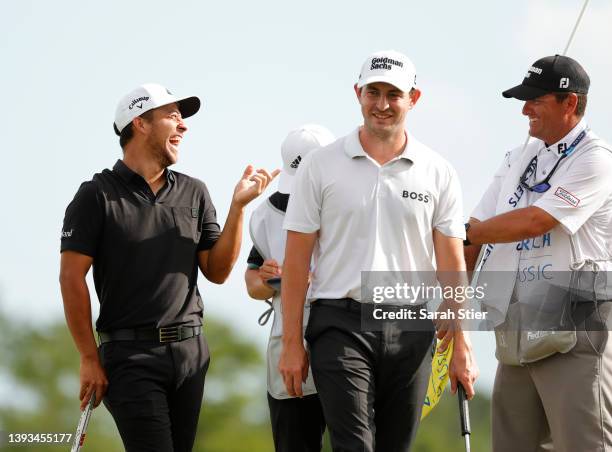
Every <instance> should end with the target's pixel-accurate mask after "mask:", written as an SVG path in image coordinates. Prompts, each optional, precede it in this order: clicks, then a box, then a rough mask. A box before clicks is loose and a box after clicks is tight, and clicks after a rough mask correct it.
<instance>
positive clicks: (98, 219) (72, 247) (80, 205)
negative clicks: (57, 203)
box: [60, 181, 104, 257]
mask: <svg viewBox="0 0 612 452" xmlns="http://www.w3.org/2000/svg"><path fill="white" fill-rule="evenodd" d="M101 198H102V195H101V194H100V193H99V191H98V188H97V185H96V183H95V182H93V181H89V182H83V183H82V184H81V186H80V187H79V189H78V191H77V192H76V195H74V199H73V200H72V201H71V202H70V204H68V207H66V213H65V214H64V224H63V227H62V235H61V244H60V252H62V253H63V252H64V251H76V252H77V253H81V254H85V255H87V256H90V257H95V256H96V251H97V248H98V243H99V242H100V237H101V235H102V230H103V228H104V206H103V203H102V200H101Z"/></svg>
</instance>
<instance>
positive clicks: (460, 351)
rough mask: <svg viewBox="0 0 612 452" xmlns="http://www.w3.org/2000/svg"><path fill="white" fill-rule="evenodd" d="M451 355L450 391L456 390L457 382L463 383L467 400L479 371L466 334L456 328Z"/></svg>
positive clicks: (470, 395)
mask: <svg viewBox="0 0 612 452" xmlns="http://www.w3.org/2000/svg"><path fill="white" fill-rule="evenodd" d="M453 339H454V340H453V356H452V358H451V363H450V370H449V378H450V381H451V391H452V393H453V394H455V393H456V392H457V382H459V383H461V384H462V385H463V388H464V389H465V393H466V395H467V398H468V400H471V399H472V397H474V393H475V392H474V382H475V381H476V379H477V378H478V375H479V374H480V371H479V370H478V366H477V365H476V361H475V359H474V352H473V351H472V344H471V342H470V339H469V337H468V336H467V334H466V333H465V332H464V331H462V330H457V331H456V333H455V335H454V338H453Z"/></svg>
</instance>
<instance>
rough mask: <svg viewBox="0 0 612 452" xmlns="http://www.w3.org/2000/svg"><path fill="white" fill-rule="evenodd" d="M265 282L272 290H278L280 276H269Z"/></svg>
mask: <svg viewBox="0 0 612 452" xmlns="http://www.w3.org/2000/svg"><path fill="white" fill-rule="evenodd" d="M266 283H267V284H268V285H269V286H270V287H272V288H273V289H274V290H280V288H281V279H280V278H270V279H268V280H267V281H266Z"/></svg>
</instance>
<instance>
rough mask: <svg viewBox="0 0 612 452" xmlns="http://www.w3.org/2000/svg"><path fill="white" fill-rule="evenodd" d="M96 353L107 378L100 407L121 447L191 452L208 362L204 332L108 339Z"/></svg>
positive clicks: (165, 451)
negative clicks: (168, 339) (179, 337)
mask: <svg viewBox="0 0 612 452" xmlns="http://www.w3.org/2000/svg"><path fill="white" fill-rule="evenodd" d="M100 357H101V360H102V365H103V366H104V369H105V371H106V376H107V378H108V382H109V385H108V391H107V393H106V396H105V397H104V400H103V401H104V405H105V406H106V408H107V409H108V411H109V412H110V413H111V415H112V416H113V419H114V420H115V423H116V424H117V428H118V430H119V434H120V435H121V439H122V440H123V444H124V446H125V449H126V451H128V452H133V451H138V452H139V451H143V452H144V451H156V452H184V451H185V452H186V451H191V449H192V448H193V443H194V441H195V435H196V429H197V426H198V418H199V415H200V407H201V405H202V394H203V391H204V376H205V374H206V370H207V369H208V363H209V352H208V345H207V344H206V340H205V339H204V336H203V335H201V336H198V337H193V338H190V339H186V340H184V341H181V342H173V343H169V344H161V345H160V344H157V343H154V342H150V341H121V342H109V343H106V344H103V345H101V346H100Z"/></svg>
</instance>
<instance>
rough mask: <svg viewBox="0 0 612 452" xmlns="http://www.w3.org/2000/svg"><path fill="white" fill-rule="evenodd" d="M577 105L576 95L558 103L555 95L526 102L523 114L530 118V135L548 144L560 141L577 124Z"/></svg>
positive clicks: (547, 95) (546, 95) (571, 94)
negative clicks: (575, 112) (575, 113)
mask: <svg viewBox="0 0 612 452" xmlns="http://www.w3.org/2000/svg"><path fill="white" fill-rule="evenodd" d="M576 103H577V96H576V94H574V93H570V94H569V96H567V98H565V99H564V100H562V101H558V100H557V99H556V97H555V95H554V94H545V95H544V96H540V97H537V98H535V99H531V100H528V101H525V105H524V106H523V114H524V115H525V116H527V117H528V118H529V135H531V136H532V137H534V138H539V139H540V140H542V141H544V142H546V143H548V144H553V143H556V142H557V141H559V140H560V139H561V138H563V137H564V136H565V135H567V133H568V132H569V130H571V128H572V127H573V125H574V124H575V123H576V122H577V119H576V117H575V115H574V111H575V109H576Z"/></svg>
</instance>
